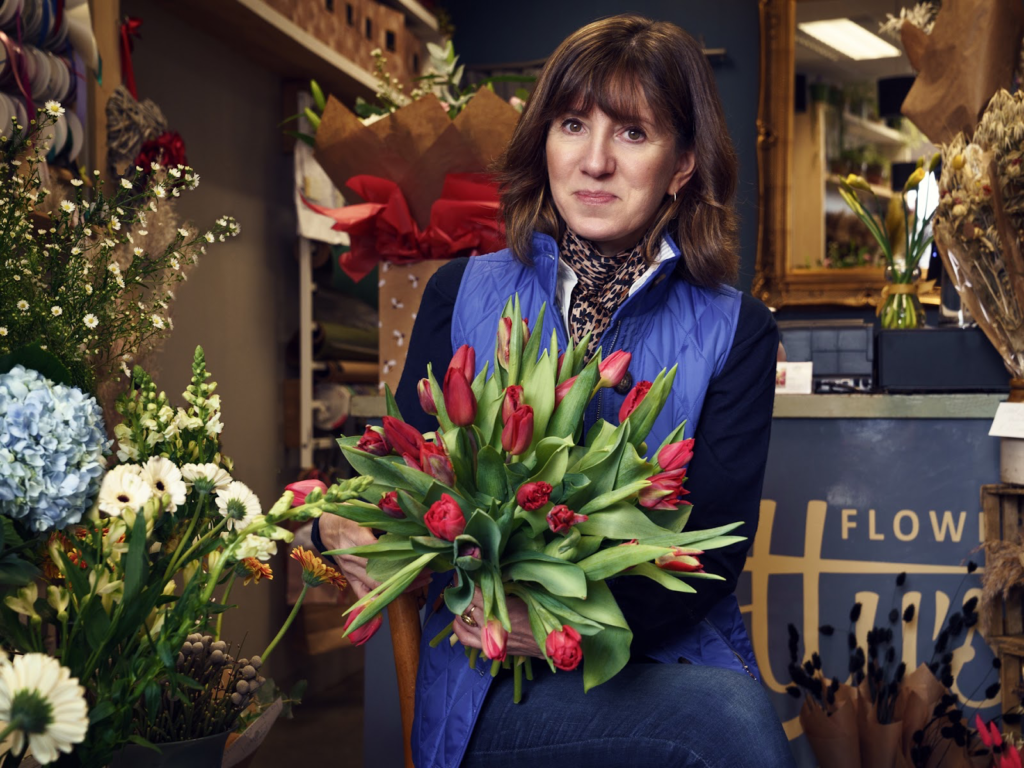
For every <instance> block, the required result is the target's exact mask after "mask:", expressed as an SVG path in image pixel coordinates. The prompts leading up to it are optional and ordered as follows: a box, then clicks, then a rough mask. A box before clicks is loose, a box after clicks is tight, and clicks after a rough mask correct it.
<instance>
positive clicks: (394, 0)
mask: <svg viewBox="0 0 1024 768" xmlns="http://www.w3.org/2000/svg"><path fill="white" fill-rule="evenodd" d="M384 4H385V5H390V6H391V7H392V8H397V9H398V10H400V11H402V12H403V13H404V14H405V25H406V26H407V27H409V28H410V29H412V31H413V33H415V35H416V37H418V38H419V39H420V40H422V41H423V42H425V43H434V44H435V45H441V44H442V43H444V37H442V35H441V32H440V31H439V30H438V27H437V17H436V16H434V14H432V13H431V12H430V11H428V10H427V9H426V8H425V7H423V5H422V4H421V3H419V2H418V0H384Z"/></svg>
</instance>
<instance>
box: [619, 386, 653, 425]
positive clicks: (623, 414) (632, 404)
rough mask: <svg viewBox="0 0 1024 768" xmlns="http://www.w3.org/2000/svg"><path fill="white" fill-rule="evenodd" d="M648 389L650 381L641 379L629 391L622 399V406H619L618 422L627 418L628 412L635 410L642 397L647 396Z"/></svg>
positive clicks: (649, 388)
mask: <svg viewBox="0 0 1024 768" xmlns="http://www.w3.org/2000/svg"><path fill="white" fill-rule="evenodd" d="M650 391H651V382H649V381H641V382H640V383H639V384H637V385H636V386H635V387H633V388H632V389H631V390H630V391H629V394H628V395H626V399H625V400H623V401H622V407H621V408H619V423H620V424H621V423H622V422H624V421H625V420H626V419H628V418H629V414H631V413H632V412H633V411H635V410H636V408H637V406H638V405H640V403H642V402H643V401H644V398H645V397H647V393H648V392H650Z"/></svg>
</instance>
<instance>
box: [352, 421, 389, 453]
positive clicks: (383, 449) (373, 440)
mask: <svg viewBox="0 0 1024 768" xmlns="http://www.w3.org/2000/svg"><path fill="white" fill-rule="evenodd" d="M356 450H357V451H363V452H364V453H370V454H373V455H374V456H387V455H388V454H389V453H391V444H390V443H389V442H388V441H387V439H386V438H385V437H384V435H383V434H381V432H380V431H378V430H377V429H374V428H373V427H367V428H366V431H365V432H363V436H362V437H360V438H359V442H358V443H356Z"/></svg>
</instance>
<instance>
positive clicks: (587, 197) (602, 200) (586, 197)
mask: <svg viewBox="0 0 1024 768" xmlns="http://www.w3.org/2000/svg"><path fill="white" fill-rule="evenodd" d="M574 195H575V197H576V199H577V200H579V201H580V202H581V203H586V204H588V205H605V204H607V203H610V202H612V201H613V200H615V199H616V198H615V195H613V194H611V193H610V192H591V191H588V190H581V191H579V192H576V193H574Z"/></svg>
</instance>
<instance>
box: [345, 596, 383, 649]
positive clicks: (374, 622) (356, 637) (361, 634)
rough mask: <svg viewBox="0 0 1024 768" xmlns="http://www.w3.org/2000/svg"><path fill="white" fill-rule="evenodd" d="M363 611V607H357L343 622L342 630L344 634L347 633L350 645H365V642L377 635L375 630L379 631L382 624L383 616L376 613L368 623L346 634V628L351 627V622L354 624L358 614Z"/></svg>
mask: <svg viewBox="0 0 1024 768" xmlns="http://www.w3.org/2000/svg"><path fill="white" fill-rule="evenodd" d="M364 610H366V606H365V605H361V606H359V607H358V608H356V609H355V610H354V611H352V613H350V614H349V615H348V618H347V619H346V620H345V626H344V628H343V630H344V632H347V633H348V639H349V640H351V641H352V645H362V644H363V643H365V642H366V641H367V640H369V639H370V638H371V637H373V636H374V635H375V634H376V633H377V630H378V629H380V625H381V624H383V623H384V616H383V615H382V614H380V613H378V614H377V615H376V616H374V617H373V618H372V619H370V620H369V621H368V622H366V623H365V624H363V626H361V627H360V628H359V629H356V630H354V631H352V632H348V628H349V627H350V626H352V622H354V621H355V620H356V618H357V617H358V616H359V614H360V613H362V612H363V611H364Z"/></svg>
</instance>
